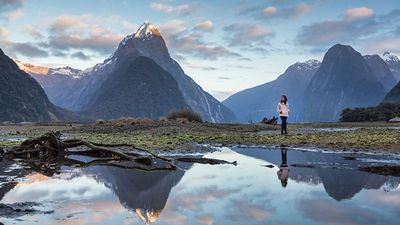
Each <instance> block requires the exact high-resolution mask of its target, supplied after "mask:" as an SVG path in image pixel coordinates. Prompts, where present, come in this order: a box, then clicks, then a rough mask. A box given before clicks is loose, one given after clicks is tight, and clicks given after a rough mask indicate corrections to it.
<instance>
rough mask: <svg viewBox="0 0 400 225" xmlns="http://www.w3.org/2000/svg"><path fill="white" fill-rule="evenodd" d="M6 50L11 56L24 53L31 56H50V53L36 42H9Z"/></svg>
mask: <svg viewBox="0 0 400 225" xmlns="http://www.w3.org/2000/svg"><path fill="white" fill-rule="evenodd" d="M6 50H7V52H8V53H11V54H10V55H11V56H16V55H23V56H27V57H31V58H42V57H48V56H49V54H48V53H47V52H46V51H44V50H43V49H41V48H39V47H37V46H36V44H34V43H15V42H7V44H6Z"/></svg>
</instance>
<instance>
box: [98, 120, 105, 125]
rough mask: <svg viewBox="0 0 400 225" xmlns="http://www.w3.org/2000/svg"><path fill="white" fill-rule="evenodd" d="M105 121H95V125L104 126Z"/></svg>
mask: <svg viewBox="0 0 400 225" xmlns="http://www.w3.org/2000/svg"><path fill="white" fill-rule="evenodd" d="M105 122H106V121H104V120H97V121H96V124H104V123H105Z"/></svg>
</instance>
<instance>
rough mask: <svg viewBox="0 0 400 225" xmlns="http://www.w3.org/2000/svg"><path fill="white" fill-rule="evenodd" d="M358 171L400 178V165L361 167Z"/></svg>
mask: <svg viewBox="0 0 400 225" xmlns="http://www.w3.org/2000/svg"><path fill="white" fill-rule="evenodd" d="M358 169H359V170H361V171H364V172H367V173H375V174H380V175H384V176H395V177H400V165H382V166H360V167H358Z"/></svg>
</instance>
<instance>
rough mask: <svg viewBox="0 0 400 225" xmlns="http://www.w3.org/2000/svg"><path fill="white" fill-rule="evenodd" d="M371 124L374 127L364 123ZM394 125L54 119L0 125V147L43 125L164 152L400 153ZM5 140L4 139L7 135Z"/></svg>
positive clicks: (46, 128) (398, 131)
mask: <svg viewBox="0 0 400 225" xmlns="http://www.w3.org/2000/svg"><path fill="white" fill-rule="evenodd" d="M352 127H353V128H358V129H355V130H344V131H318V130H316V129H317V128H352ZM370 127H374V128H370ZM387 127H400V124H389V123H316V124H289V135H280V133H279V128H280V127H279V125H276V126H269V125H263V124H210V123H187V122H186V123H175V122H168V121H150V120H135V119H121V120H113V121H101V122H99V123H95V124H87V125H83V124H57V125H51V124H49V125H47V126H43V125H40V126H35V125H24V126H0V132H1V135H0V146H4V147H11V146H14V145H17V144H19V143H20V141H18V140H7V137H16V136H27V137H32V136H38V135H41V134H43V133H46V132H47V131H49V130H60V131H61V132H62V133H64V134H69V135H72V136H74V137H76V138H81V139H85V140H89V141H93V142H99V143H106V144H115V143H126V144H134V145H137V146H138V147H142V148H147V149H153V150H162V151H170V150H173V149H179V150H182V151H196V147H194V146H196V145H194V144H197V143H198V144H218V145H225V146H232V145H281V144H283V145H287V146H292V147H318V148H328V149H332V150H338V151H341V150H353V151H358V150H370V151H383V152H400V129H389V128H387ZM8 139H9V138H8Z"/></svg>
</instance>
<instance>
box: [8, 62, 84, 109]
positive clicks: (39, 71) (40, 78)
mask: <svg viewBox="0 0 400 225" xmlns="http://www.w3.org/2000/svg"><path fill="white" fill-rule="evenodd" d="M14 61H15V62H16V63H17V65H18V66H19V68H20V69H21V70H23V71H25V72H27V73H29V74H30V75H31V76H32V77H33V78H35V80H36V81H37V82H39V84H40V85H41V86H42V87H43V89H44V91H45V92H46V94H47V96H48V98H49V100H50V101H51V102H52V103H54V104H55V105H58V106H60V107H63V108H69V109H72V110H73V109H77V108H73V107H72V106H73V104H74V100H75V99H76V98H77V95H76V93H80V92H79V91H77V90H76V89H77V87H79V86H80V83H81V82H82V80H83V79H81V78H82V76H83V75H84V73H83V71H81V70H77V69H74V68H71V67H62V68H55V69H53V68H47V67H39V66H34V65H31V64H27V63H24V62H20V61H18V60H14ZM60 90H62V91H60Z"/></svg>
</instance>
